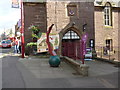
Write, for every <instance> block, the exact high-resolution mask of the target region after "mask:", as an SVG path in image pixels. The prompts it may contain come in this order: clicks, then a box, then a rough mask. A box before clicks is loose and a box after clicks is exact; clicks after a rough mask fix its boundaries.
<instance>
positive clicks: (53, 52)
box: [46, 24, 57, 56]
mask: <svg viewBox="0 0 120 90" xmlns="http://www.w3.org/2000/svg"><path fill="white" fill-rule="evenodd" d="M53 26H54V24H52V25H51V26H50V27H49V29H48V31H47V33H46V35H47V39H46V43H47V45H48V51H49V53H50V54H51V55H52V56H56V55H57V54H56V52H55V51H54V49H53V46H51V43H50V39H49V34H50V32H51V30H52V27H53Z"/></svg>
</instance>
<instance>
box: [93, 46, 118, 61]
mask: <svg viewBox="0 0 120 90" xmlns="http://www.w3.org/2000/svg"><path fill="white" fill-rule="evenodd" d="M95 50H96V53H97V57H98V58H103V59H108V60H118V52H119V51H118V47H113V49H112V50H109V49H107V48H106V47H104V46H96V47H95Z"/></svg>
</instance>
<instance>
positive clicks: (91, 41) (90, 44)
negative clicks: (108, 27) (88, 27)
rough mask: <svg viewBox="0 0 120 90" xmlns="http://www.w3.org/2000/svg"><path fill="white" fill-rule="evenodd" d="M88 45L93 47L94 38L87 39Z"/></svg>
mask: <svg viewBox="0 0 120 90" xmlns="http://www.w3.org/2000/svg"><path fill="white" fill-rule="evenodd" d="M89 46H90V47H91V48H94V39H90V40H89Z"/></svg>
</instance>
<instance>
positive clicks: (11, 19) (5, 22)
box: [0, 0, 21, 34]
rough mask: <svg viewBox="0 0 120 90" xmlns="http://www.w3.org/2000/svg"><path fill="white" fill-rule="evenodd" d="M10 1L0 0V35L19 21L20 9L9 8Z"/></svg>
mask: <svg viewBox="0 0 120 90" xmlns="http://www.w3.org/2000/svg"><path fill="white" fill-rule="evenodd" d="M11 1H12V0H0V34H1V33H3V32H4V30H7V29H11V28H13V29H14V27H15V24H16V23H17V21H18V20H19V19H20V16H21V15H20V9H19V8H12V7H11Z"/></svg>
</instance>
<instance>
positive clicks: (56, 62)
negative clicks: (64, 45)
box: [49, 55, 60, 67]
mask: <svg viewBox="0 0 120 90" xmlns="http://www.w3.org/2000/svg"><path fill="white" fill-rule="evenodd" d="M49 64H50V66H51V67H58V66H59V65H60V58H59V56H57V55H56V56H50V59H49Z"/></svg>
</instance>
